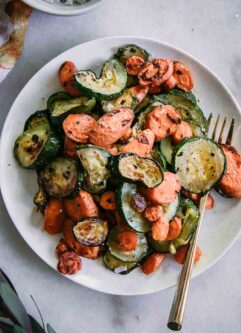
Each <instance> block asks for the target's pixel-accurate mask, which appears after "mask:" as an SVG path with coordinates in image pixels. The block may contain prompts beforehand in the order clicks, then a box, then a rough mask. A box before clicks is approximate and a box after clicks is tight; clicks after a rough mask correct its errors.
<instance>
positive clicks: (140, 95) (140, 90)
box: [129, 86, 149, 103]
mask: <svg viewBox="0 0 241 333" xmlns="http://www.w3.org/2000/svg"><path fill="white" fill-rule="evenodd" d="M148 90H149V88H148V87H142V86H134V87H131V88H130V89H129V91H130V92H132V93H133V94H134V95H135V97H136V99H137V100H138V103H141V102H142V101H143V99H144V98H145V97H146V95H147V94H148Z"/></svg>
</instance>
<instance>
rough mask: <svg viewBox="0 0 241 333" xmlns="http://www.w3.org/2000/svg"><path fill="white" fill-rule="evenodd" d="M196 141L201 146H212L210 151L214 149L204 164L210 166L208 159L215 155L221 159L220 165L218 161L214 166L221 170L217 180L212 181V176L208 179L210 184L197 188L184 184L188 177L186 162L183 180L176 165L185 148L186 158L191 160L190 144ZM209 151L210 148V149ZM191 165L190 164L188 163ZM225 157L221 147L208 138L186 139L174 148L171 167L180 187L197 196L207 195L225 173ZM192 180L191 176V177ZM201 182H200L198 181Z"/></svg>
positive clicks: (204, 167)
mask: <svg viewBox="0 0 241 333" xmlns="http://www.w3.org/2000/svg"><path fill="white" fill-rule="evenodd" d="M197 141H200V142H201V143H202V142H203V144H208V143H209V144H210V147H211V146H212V149H213V150H214V149H215V153H213V150H212V151H211V153H210V156H209V159H207V161H206V162H208V165H210V163H211V162H210V159H211V157H214V156H215V155H217V153H219V156H220V158H221V159H222V163H221V161H219V163H218V164H217V163H216V164H215V166H217V167H218V166H220V165H222V170H221V171H219V175H217V177H216V178H217V179H215V181H214V179H213V176H214V175H212V179H211V178H210V182H211V180H212V182H211V183H210V184H206V185H205V184H202V185H200V184H199V185H198V186H197V187H194V184H192V185H190V184H189V185H188V184H185V180H186V179H187V177H188V172H189V170H188V166H187V161H185V168H186V171H185V179H184V178H183V179H182V177H181V175H180V173H179V171H180V170H181V169H182V168H180V166H179V164H178V160H180V159H181V160H182V159H183V157H182V156H183V148H185V147H186V149H187V151H188V158H191V156H192V155H193V151H192V148H191V144H192V143H194V144H195V143H196V142H197ZM210 149H211V148H210ZM212 154H214V155H212ZM190 163H191V162H190ZM191 164H192V166H193V165H194V163H193V162H192V163H191ZM226 164H227V163H226V157H225V154H224V153H223V151H222V149H221V147H220V146H219V145H218V144H217V143H216V142H215V141H213V140H211V139H208V138H204V137H192V138H186V139H184V140H182V141H181V142H180V143H179V144H178V145H177V146H176V148H175V152H174V159H173V167H174V170H175V172H176V174H177V175H178V176H179V179H180V181H181V185H182V187H183V188H184V189H185V190H186V191H188V192H192V193H197V194H205V193H207V192H208V191H209V190H210V189H211V188H213V187H215V185H216V184H218V182H219V180H220V179H221V178H222V176H223V175H224V173H225V172H226ZM183 166H184V163H183ZM200 166H201V165H200V161H199V164H198V167H197V168H196V169H198V168H200ZM203 169H205V170H206V169H207V167H206V166H204V164H203ZM192 178H193V176H192ZM195 179H196V180H199V179H198V177H196V178H195ZM199 181H200V182H201V180H199Z"/></svg>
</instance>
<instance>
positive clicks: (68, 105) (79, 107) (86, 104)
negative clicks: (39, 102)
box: [48, 96, 96, 127]
mask: <svg viewBox="0 0 241 333" xmlns="http://www.w3.org/2000/svg"><path fill="white" fill-rule="evenodd" d="M50 99H51V101H52V102H49V103H48V107H49V112H50V119H51V123H52V124H53V125H54V126H56V127H58V126H59V127H60V126H61V125H62V122H63V121H64V119H65V118H66V117H67V116H68V115H69V114H73V113H91V111H92V110H93V108H94V107H95V104H96V100H95V99H94V98H88V97H86V96H81V97H78V98H71V99H69V98H68V99H63V100H58V99H53V98H51V96H50Z"/></svg>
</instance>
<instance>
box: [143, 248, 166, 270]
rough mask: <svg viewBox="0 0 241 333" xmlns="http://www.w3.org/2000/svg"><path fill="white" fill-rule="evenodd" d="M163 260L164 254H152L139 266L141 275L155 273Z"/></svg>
mask: <svg viewBox="0 0 241 333" xmlns="http://www.w3.org/2000/svg"><path fill="white" fill-rule="evenodd" d="M164 259H165V256H164V254H162V253H152V254H151V255H150V256H149V257H148V258H147V259H146V261H145V262H144V263H143V264H142V266H141V269H142V271H143V273H145V274H146V275H148V274H151V273H153V272H155V271H156V270H157V269H158V268H159V267H160V266H161V264H162V262H163V260H164Z"/></svg>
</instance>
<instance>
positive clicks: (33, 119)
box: [24, 110, 49, 132]
mask: <svg viewBox="0 0 241 333" xmlns="http://www.w3.org/2000/svg"><path fill="white" fill-rule="evenodd" d="M42 125H49V117H48V110H40V111H36V112H34V113H33V114H31V116H30V117H28V119H27V120H26V121H25V124H24V132H25V131H27V130H29V129H33V128H36V127H39V126H42Z"/></svg>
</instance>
